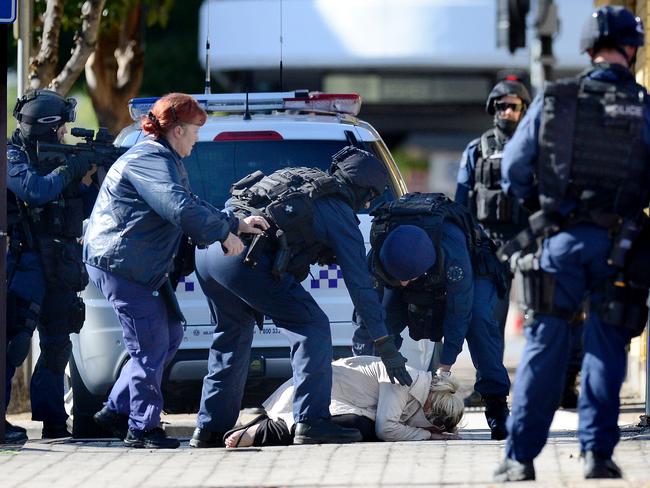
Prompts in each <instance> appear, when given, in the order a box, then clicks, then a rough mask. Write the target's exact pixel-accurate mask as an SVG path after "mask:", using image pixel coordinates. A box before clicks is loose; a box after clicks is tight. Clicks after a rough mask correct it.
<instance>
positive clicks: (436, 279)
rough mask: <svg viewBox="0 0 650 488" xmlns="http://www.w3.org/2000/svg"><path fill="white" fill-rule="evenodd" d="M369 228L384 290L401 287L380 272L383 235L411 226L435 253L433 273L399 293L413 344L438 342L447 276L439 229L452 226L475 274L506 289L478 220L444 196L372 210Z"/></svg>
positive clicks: (417, 196) (422, 196) (417, 197)
mask: <svg viewBox="0 0 650 488" xmlns="http://www.w3.org/2000/svg"><path fill="white" fill-rule="evenodd" d="M371 215H372V216H373V221H372V227H371V229H370V244H371V247H372V251H371V253H372V254H371V257H370V259H371V263H372V265H373V269H374V271H375V275H376V277H377V278H378V279H379V281H380V282H382V284H383V285H386V286H389V287H394V288H397V287H399V283H397V282H396V281H395V279H394V278H392V277H391V276H389V275H388V273H386V271H385V270H384V269H383V267H382V265H381V262H380V260H379V259H378V257H377V253H378V252H379V250H380V249H381V246H382V244H383V242H384V240H385V239H386V236H388V234H390V232H391V231H392V230H393V229H394V228H396V227H397V226H399V225H415V226H418V227H420V228H422V229H424V230H425V231H426V232H427V234H428V235H429V237H430V238H431V241H432V242H433V245H434V247H435V250H436V255H437V260H436V263H435V264H434V265H433V266H432V268H431V269H430V270H429V271H428V272H427V273H425V274H424V275H422V276H420V277H419V278H418V279H416V280H414V281H411V282H410V283H409V284H408V285H407V286H406V287H403V289H402V296H403V299H404V301H405V302H406V303H407V304H408V313H409V322H410V323H409V335H410V336H411V338H413V339H414V340H420V339H430V340H432V341H439V340H440V339H441V338H442V332H443V331H442V325H443V320H444V317H445V311H446V304H447V274H446V269H445V254H444V252H443V251H442V248H441V241H442V224H443V223H444V222H450V223H453V224H454V225H456V226H457V227H459V228H460V229H461V230H462V231H463V233H464V234H465V238H466V244H467V249H468V250H469V254H470V258H471V261H472V266H473V268H474V274H475V276H476V277H488V278H490V279H491V280H492V281H493V282H494V283H495V285H496V286H497V289H498V291H499V294H500V295H503V293H505V290H506V273H505V271H506V270H505V268H504V267H503V266H502V265H501V264H499V262H498V260H497V259H496V256H495V255H494V253H493V243H492V242H491V241H490V239H489V238H488V237H487V236H486V235H485V234H484V233H483V232H482V230H481V228H480V227H479V225H478V223H477V222H476V220H475V219H474V218H473V217H472V215H471V214H470V212H469V210H467V208H465V207H464V206H462V205H460V204H458V203H456V202H453V201H452V200H450V199H449V198H448V197H446V196H445V195H444V194H442V193H409V194H407V195H404V196H403V197H401V198H400V199H399V200H395V201H393V202H387V203H384V204H383V205H381V206H380V207H378V208H377V209H375V210H374V211H373V212H372V213H371Z"/></svg>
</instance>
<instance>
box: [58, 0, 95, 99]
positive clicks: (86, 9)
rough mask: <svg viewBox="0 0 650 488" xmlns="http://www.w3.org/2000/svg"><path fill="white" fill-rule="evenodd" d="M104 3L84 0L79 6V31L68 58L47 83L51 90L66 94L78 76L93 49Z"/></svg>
mask: <svg viewBox="0 0 650 488" xmlns="http://www.w3.org/2000/svg"><path fill="white" fill-rule="evenodd" d="M105 3H106V0H86V1H85V2H84V3H83V5H82V6H81V32H78V33H77V34H76V35H75V38H74V48H73V49H72V54H71V55H70V59H69V60H68V62H67V63H66V64H65V66H64V67H63V69H62V70H61V72H60V73H59V74H58V76H57V77H56V78H54V80H52V82H51V83H50V84H49V88H51V89H52V90H54V91H56V92H58V93H60V94H62V95H66V94H67V93H68V92H69V91H70V89H71V88H72V85H74V83H75V81H77V78H79V75H80V74H81V72H82V71H83V69H84V66H85V64H86V61H87V60H88V58H89V57H90V55H91V54H92V53H93V51H94V50H95V46H96V44H97V37H98V35H99V23H100V20H101V15H102V10H104V4H105Z"/></svg>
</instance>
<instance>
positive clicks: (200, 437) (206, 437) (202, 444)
mask: <svg viewBox="0 0 650 488" xmlns="http://www.w3.org/2000/svg"><path fill="white" fill-rule="evenodd" d="M190 447H196V448H198V449H203V448H209V447H225V444H224V443H223V434H222V433H221V432H213V431H211V430H208V429H201V428H199V427H197V428H196V429H194V433H193V434H192V438H191V439H190Z"/></svg>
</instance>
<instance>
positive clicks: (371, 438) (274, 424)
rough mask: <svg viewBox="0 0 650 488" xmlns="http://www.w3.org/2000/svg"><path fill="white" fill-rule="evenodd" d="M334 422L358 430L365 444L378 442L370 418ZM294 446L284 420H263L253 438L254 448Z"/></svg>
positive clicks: (349, 416) (341, 418)
mask: <svg viewBox="0 0 650 488" xmlns="http://www.w3.org/2000/svg"><path fill="white" fill-rule="evenodd" d="M332 422H333V423H335V424H337V425H340V426H341V427H348V428H351V429H358V430H359V432H361V436H362V438H363V439H362V440H363V442H376V441H378V440H379V439H377V436H376V434H375V422H374V420H370V419H369V418H368V417H364V416H362V415H355V414H352V413H348V414H344V415H334V416H332ZM291 444H293V432H291V431H290V430H289V427H287V424H286V423H285V421H284V420H282V419H278V420H271V419H268V418H267V419H264V420H262V421H261V422H260V423H259V424H258V427H257V431H256V432H255V436H254V438H253V445H254V446H259V447H261V446H290V445H291Z"/></svg>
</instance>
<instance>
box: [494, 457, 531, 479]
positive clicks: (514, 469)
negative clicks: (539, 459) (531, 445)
mask: <svg viewBox="0 0 650 488" xmlns="http://www.w3.org/2000/svg"><path fill="white" fill-rule="evenodd" d="M534 479H535V466H534V465H533V462H532V461H528V462H526V463H520V462H519V461H517V460H515V459H510V458H505V460H504V461H503V462H502V463H501V464H500V465H499V467H498V468H497V470H496V471H495V472H494V481H498V482H501V483H503V482H504V481H526V480H534Z"/></svg>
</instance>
